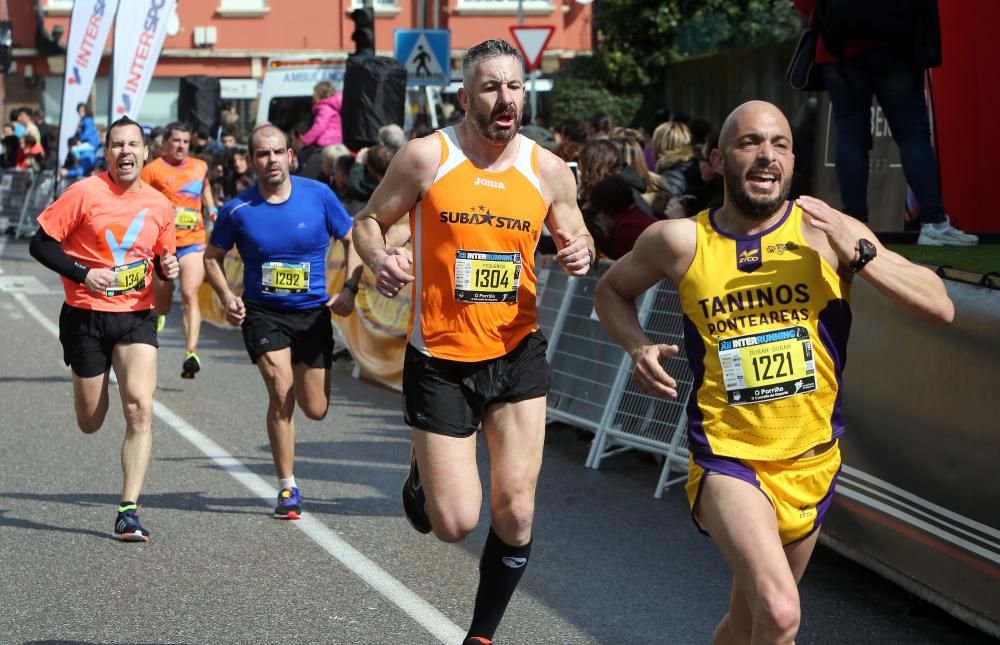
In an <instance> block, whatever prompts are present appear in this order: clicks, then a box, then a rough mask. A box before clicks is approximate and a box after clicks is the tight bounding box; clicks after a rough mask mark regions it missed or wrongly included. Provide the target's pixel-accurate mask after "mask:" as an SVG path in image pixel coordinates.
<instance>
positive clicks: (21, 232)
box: [0, 170, 61, 237]
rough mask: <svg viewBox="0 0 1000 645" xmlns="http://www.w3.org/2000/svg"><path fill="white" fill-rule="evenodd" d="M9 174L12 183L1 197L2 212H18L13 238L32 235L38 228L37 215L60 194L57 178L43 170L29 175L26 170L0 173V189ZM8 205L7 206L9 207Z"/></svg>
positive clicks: (48, 171)
mask: <svg viewBox="0 0 1000 645" xmlns="http://www.w3.org/2000/svg"><path fill="white" fill-rule="evenodd" d="M8 173H16V174H14V175H13V178H12V180H11V185H12V190H11V191H10V193H11V194H10V196H9V197H8V196H7V195H4V196H3V202H4V211H5V212H6V211H7V210H8V209H14V208H17V209H18V215H17V226H16V227H15V229H14V236H15V237H28V236H29V235H34V233H35V231H36V230H37V229H38V216H39V215H41V214H42V211H44V210H45V208H46V207H47V206H48V205H49V204H51V203H52V201H53V200H54V199H55V198H56V196H57V195H58V193H59V190H60V184H61V181H60V178H59V176H58V175H57V174H56V171H54V170H42V171H41V172H37V173H32V172H31V171H29V170H13V171H4V172H3V173H2V174H0V187H2V186H3V182H5V181H7V180H6V177H7V176H9V174H8ZM15 187H16V190H15V189H14V188H15ZM8 203H10V205H9V206H8Z"/></svg>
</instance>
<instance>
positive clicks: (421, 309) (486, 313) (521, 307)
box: [409, 128, 549, 361]
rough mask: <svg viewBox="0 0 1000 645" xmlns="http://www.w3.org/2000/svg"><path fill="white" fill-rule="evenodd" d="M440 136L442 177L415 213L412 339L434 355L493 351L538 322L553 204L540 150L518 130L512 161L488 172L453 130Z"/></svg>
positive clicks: (477, 357)
mask: <svg viewBox="0 0 1000 645" xmlns="http://www.w3.org/2000/svg"><path fill="white" fill-rule="evenodd" d="M436 136H438V137H439V138H440V140H441V151H442V152H441V161H440V164H439V166H438V170H437V174H436V175H435V177H434V182H433V183H432V184H431V187H430V188H429V189H428V190H427V192H426V194H425V195H424V196H423V198H422V199H421V200H420V201H419V202H417V204H416V205H415V206H414V208H413V210H412V211H411V213H410V230H411V233H412V235H413V252H414V271H415V273H414V277H415V278H416V286H415V289H414V303H413V309H412V318H411V320H410V333H409V336H410V344H411V345H413V347H414V348H416V349H417V350H419V351H420V352H422V353H424V354H427V355H429V356H433V357H434V358H443V359H447V360H455V361H482V360H488V359H492V358H497V357H499V356H503V355H505V354H507V353H509V352H510V351H512V350H513V349H514V348H515V347H517V346H518V344H519V343H520V342H521V341H522V340H523V339H524V338H525V337H526V336H528V334H530V333H531V332H533V331H535V330H536V329H537V328H538V327H537V325H536V323H535V318H536V312H535V281H536V279H537V278H536V276H535V263H534V253H535V246H536V244H537V243H538V238H539V235H540V234H541V231H542V223H543V221H544V219H545V217H546V215H547V214H548V211H549V205H548V204H547V203H546V201H545V198H544V197H543V196H542V190H541V185H540V182H539V173H538V147H537V145H536V144H535V143H534V142H533V141H532V140H531V139H528V138H527V137H524V136H522V135H517V140H518V146H519V147H518V152H517V158H516V160H515V161H514V163H513V164H512V165H511V166H510V167H509V168H507V169H506V170H503V171H500V172H488V171H485V170H482V169H479V168H476V167H475V166H474V165H473V164H472V163H471V162H470V161H469V160H468V159H467V158H466V156H465V154H464V153H463V152H462V149H461V146H459V144H458V140H457V138H456V135H455V130H454V128H446V129H444V130H440V131H438V132H437V134H436ZM446 285H450V286H451V288H450V289H447V288H445V287H446Z"/></svg>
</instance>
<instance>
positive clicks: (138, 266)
mask: <svg viewBox="0 0 1000 645" xmlns="http://www.w3.org/2000/svg"><path fill="white" fill-rule="evenodd" d="M148 269H149V261H148V260H139V261H138V262H133V263H131V264H121V265H118V266H116V267H114V268H112V269H111V270H112V271H114V272H115V283H114V285H112V286H111V287H109V288H108V289H107V290H106V291H105V292H104V293H105V295H107V296H120V295H122V294H123V293H131V292H132V291H139V290H141V289H142V288H143V287H145V286H146V272H147V271H148Z"/></svg>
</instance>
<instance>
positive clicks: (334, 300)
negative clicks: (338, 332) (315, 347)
mask: <svg viewBox="0 0 1000 645" xmlns="http://www.w3.org/2000/svg"><path fill="white" fill-rule="evenodd" d="M352 230H353V229H352ZM337 241H338V242H339V243H340V244H343V245H344V264H345V266H344V274H345V277H344V286H343V287H341V289H340V291H338V292H337V293H335V294H333V296H331V297H330V300H329V301H328V302H327V303H326V306H327V307H329V308H330V311H332V312H333V313H335V314H337V315H338V316H350V315H351V312H352V311H354V297H355V296H356V295H357V293H358V282H359V281H360V280H361V271H362V270H363V269H364V265H363V264H362V263H361V256H359V255H358V252H357V250H355V248H354V244H353V242H352V239H351V231H348V232H347V233H346V234H345V235H344V236H343V237H342V238H340V239H339V240H337ZM352 285H353V288H352Z"/></svg>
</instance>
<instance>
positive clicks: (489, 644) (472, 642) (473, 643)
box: [462, 636, 493, 645]
mask: <svg viewBox="0 0 1000 645" xmlns="http://www.w3.org/2000/svg"><path fill="white" fill-rule="evenodd" d="M462 645H493V641H491V640H490V639H488V638H486V637H485V636H469V637H468V638H466V639H465V640H464V641H462Z"/></svg>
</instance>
